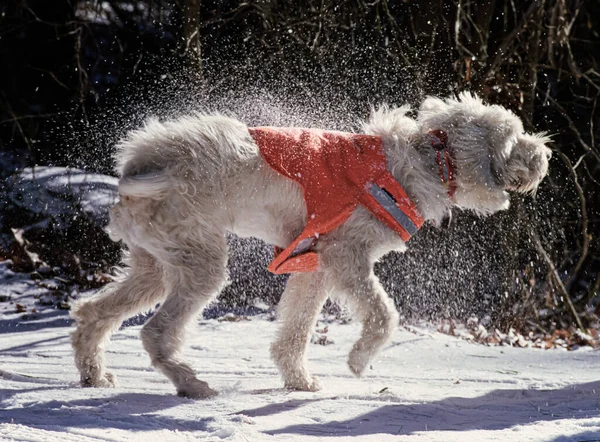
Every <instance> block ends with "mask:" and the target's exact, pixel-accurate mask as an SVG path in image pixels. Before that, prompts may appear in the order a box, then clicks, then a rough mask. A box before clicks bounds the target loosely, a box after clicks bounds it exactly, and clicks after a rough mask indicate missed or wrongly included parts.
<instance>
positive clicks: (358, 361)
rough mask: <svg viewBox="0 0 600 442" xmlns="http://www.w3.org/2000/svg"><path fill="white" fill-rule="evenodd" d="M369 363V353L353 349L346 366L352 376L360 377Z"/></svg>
mask: <svg viewBox="0 0 600 442" xmlns="http://www.w3.org/2000/svg"><path fill="white" fill-rule="evenodd" d="M368 363H369V355H368V354H367V353H366V352H362V351H357V350H353V351H352V352H351V353H350V356H349V357H348V367H349V368H350V371H351V372H352V374H354V376H356V377H357V378H359V377H361V376H362V374H363V373H364V371H365V368H367V364H368Z"/></svg>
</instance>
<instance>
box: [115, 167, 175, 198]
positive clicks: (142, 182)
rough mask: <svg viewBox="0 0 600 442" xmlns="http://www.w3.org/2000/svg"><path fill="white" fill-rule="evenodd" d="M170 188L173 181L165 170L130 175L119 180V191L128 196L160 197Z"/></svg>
mask: <svg viewBox="0 0 600 442" xmlns="http://www.w3.org/2000/svg"><path fill="white" fill-rule="evenodd" d="M170 188H171V181H170V180H169V177H168V176H167V174H166V173H165V172H164V171H155V172H150V173H144V174H140V175H128V176H124V177H122V178H121V179H120V180H119V193H120V194H121V195H126V196H133V197H140V198H160V197H161V196H163V195H164V194H166V193H167V191H168V190H169V189H170Z"/></svg>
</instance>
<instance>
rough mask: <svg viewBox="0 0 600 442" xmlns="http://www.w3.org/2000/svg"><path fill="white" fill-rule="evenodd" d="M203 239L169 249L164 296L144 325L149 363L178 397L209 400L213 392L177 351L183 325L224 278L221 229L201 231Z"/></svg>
mask: <svg viewBox="0 0 600 442" xmlns="http://www.w3.org/2000/svg"><path fill="white" fill-rule="evenodd" d="M202 237H203V240H202V241H199V240H198V239H195V240H194V244H191V243H188V244H186V246H185V247H183V246H177V247H176V248H169V249H168V251H167V250H165V252H164V254H162V255H161V259H163V260H164V261H165V279H164V281H165V285H166V286H167V293H168V294H167V299H166V300H165V302H164V303H163V304H162V305H161V306H160V308H159V309H158V310H157V311H156V313H155V314H154V316H153V317H152V318H151V319H150V321H148V322H147V323H146V325H145V326H144V328H143V329H142V333H141V337H142V342H143V343H144V348H145V349H146V351H147V352H148V353H149V355H150V359H151V361H152V365H153V366H154V367H156V368H157V369H158V370H159V371H161V372H162V373H163V374H164V375H165V376H167V377H168V378H169V379H170V380H171V382H173V384H175V387H176V389H177V393H178V394H179V395H180V396H185V397H190V398H207V397H210V396H214V395H216V394H217V392H216V391H214V390H213V389H211V388H210V387H209V386H208V384H207V383H206V382H203V381H201V380H199V379H198V378H196V375H195V374H194V370H193V368H192V367H191V366H190V365H188V364H187V363H185V362H184V361H183V360H182V359H181V357H180V352H181V349H182V345H183V337H184V332H185V327H186V325H187V324H188V323H189V322H190V321H191V320H192V319H193V318H195V317H196V314H197V313H198V311H199V310H200V309H201V308H202V307H204V306H205V305H206V304H207V303H208V302H209V301H210V300H211V299H212V298H213V297H214V296H216V295H217V294H218V293H219V291H220V290H221V289H222V288H223V286H224V285H225V281H226V276H227V243H226V241H225V237H224V236H223V235H222V234H220V233H214V234H211V233H209V232H203V234H202Z"/></svg>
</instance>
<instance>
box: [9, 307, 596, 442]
mask: <svg viewBox="0 0 600 442" xmlns="http://www.w3.org/2000/svg"><path fill="white" fill-rule="evenodd" d="M65 319H66V313H65V312H62V313H60V314H58V315H55V316H47V315H42V317H41V318H40V319H38V320H33V321H25V322H24V321H21V322H20V324H21V325H17V322H11V316H10V315H5V316H4V318H3V319H2V320H1V322H0V333H1V334H2V339H0V378H1V381H0V382H1V385H2V387H1V388H2V389H1V390H0V399H1V402H0V422H1V424H0V440H19V441H25V440H27V441H49V442H52V441H61V442H64V441H96V440H104V441H132V440H135V441H137V440H139V441H154V440H160V441H163V442H166V441H178V440H209V441H212V440H230V441H263V440H264V441H278V440H281V441H286V440H300V441H302V440H334V439H335V440H337V439H340V440H352V441H359V440H370V441H383V440H415V441H488V440H493V441H494V440H495V441H526V440H531V441H582V440H586V441H590V440H600V374H599V373H600V370H598V367H599V365H600V364H599V362H600V357H599V354H598V353H597V352H595V351H593V350H588V349H581V350H577V351H575V352H567V351H564V350H550V351H542V350H534V349H518V348H508V347H485V346H482V345H476V344H471V343H468V342H465V341H461V340H458V339H456V338H452V337H449V336H446V335H441V334H439V333H437V332H432V331H431V330H429V329H428V328H426V327H422V328H415V329H411V331H408V330H406V329H403V328H399V329H398V330H397V333H396V335H395V337H394V339H393V341H392V342H391V344H390V345H388V346H387V347H386V348H385V349H384V351H383V352H382V354H381V355H380V356H379V357H377V358H376V360H375V361H374V362H373V365H372V369H369V370H368V372H367V374H366V376H365V378H364V379H355V378H354V377H352V376H351V374H350V372H349V370H348V369H347V368H346V366H345V359H346V355H347V353H348V351H349V349H350V348H351V345H352V343H353V341H354V339H356V337H357V335H358V333H359V327H358V325H357V324H352V323H351V324H339V323H331V324H329V325H328V328H329V331H328V332H327V336H328V337H329V339H331V340H333V341H334V343H333V344H331V345H328V346H321V345H315V344H311V345H310V349H309V350H310V354H309V364H310V367H311V368H312V370H313V371H314V373H315V374H317V375H318V376H319V377H320V378H321V380H322V382H323V384H324V386H325V388H324V390H323V391H321V392H318V393H303V392H289V391H286V390H284V389H282V388H281V382H280V380H279V378H278V374H277V372H276V370H275V367H274V366H273V364H272V362H271V361H270V359H269V355H268V344H269V342H270V341H271V340H272V339H273V336H274V334H275V330H276V327H277V323H276V322H272V321H269V320H268V318H267V317H263V316H254V317H251V318H250V320H249V321H246V320H242V321H239V322H227V321H224V322H219V321H218V320H201V321H200V322H199V323H198V324H197V325H196V326H194V327H192V329H191V330H190V335H189V339H188V341H187V345H186V357H187V358H188V359H189V360H190V361H191V362H192V363H193V365H194V366H195V367H196V369H197V371H198V372H199V373H200V376H201V378H202V379H204V380H206V381H208V382H209V383H210V385H211V386H212V387H214V388H216V389H217V390H219V392H220V395H219V396H218V397H217V398H215V399H210V400H205V401H194V400H189V399H184V398H179V397H177V396H175V394H174V388H173V386H172V385H171V383H170V382H169V381H167V379H165V378H164V377H163V376H162V375H160V374H158V373H157V372H155V371H154V370H153V369H151V368H150V367H149V360H148V357H147V355H146V354H145V352H144V351H143V350H142V345H141V342H140V341H139V339H138V333H139V326H133V327H127V328H124V329H123V330H121V331H119V332H118V333H117V334H116V335H115V336H114V338H113V342H112V343H111V345H110V346H109V352H108V365H109V367H110V371H112V372H113V373H114V374H116V375H117V377H118V379H119V383H120V386H119V387H118V388H115V389H83V388H80V387H79V386H78V384H77V378H78V376H77V372H76V369H75V366H74V365H73V362H72V354H71V348H70V345H69V333H70V331H71V330H72V329H71V328H70V327H68V326H65Z"/></svg>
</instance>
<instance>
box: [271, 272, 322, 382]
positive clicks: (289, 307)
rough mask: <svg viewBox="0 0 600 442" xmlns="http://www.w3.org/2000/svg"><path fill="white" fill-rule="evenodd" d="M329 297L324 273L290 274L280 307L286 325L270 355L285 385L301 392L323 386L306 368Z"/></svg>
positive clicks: (278, 311) (280, 317) (281, 317)
mask: <svg viewBox="0 0 600 442" xmlns="http://www.w3.org/2000/svg"><path fill="white" fill-rule="evenodd" d="M326 298H327V290H326V288H325V286H324V275H323V274H322V273H320V272H319V273H296V274H293V275H291V276H290V279H289V280H288V282H287V285H286V288H285V291H284V292H283V295H282V297H281V300H280V301H279V305H278V307H277V314H278V316H279V319H280V320H281V321H283V325H282V327H281V329H280V330H279V333H278V336H277V340H276V341H275V342H274V343H273V344H272V345H271V356H272V358H273V360H274V361H275V364H276V365H277V367H278V368H279V371H280V373H281V375H282V377H283V380H284V385H285V387H286V388H289V389H292V390H302V391H318V390H320V389H321V385H320V383H319V381H318V379H317V378H316V377H314V376H312V375H311V374H310V372H309V371H308V368H307V367H306V348H307V346H308V343H309V340H310V337H311V334H312V332H313V329H314V326H315V321H316V319H317V316H318V315H319V312H320V311H321V307H322V306H323V303H324V302H325V299H326Z"/></svg>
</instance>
